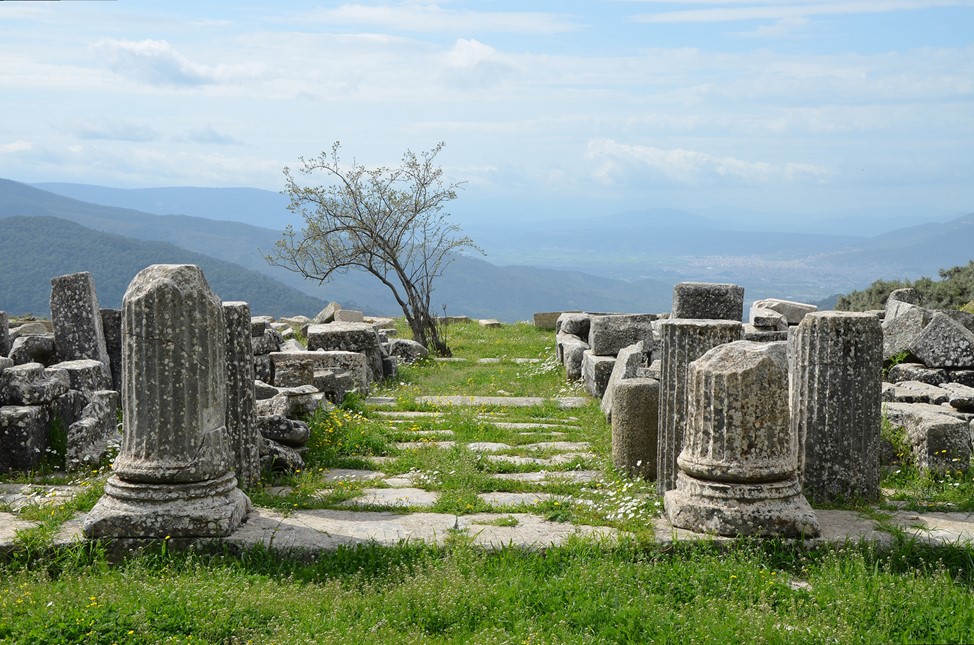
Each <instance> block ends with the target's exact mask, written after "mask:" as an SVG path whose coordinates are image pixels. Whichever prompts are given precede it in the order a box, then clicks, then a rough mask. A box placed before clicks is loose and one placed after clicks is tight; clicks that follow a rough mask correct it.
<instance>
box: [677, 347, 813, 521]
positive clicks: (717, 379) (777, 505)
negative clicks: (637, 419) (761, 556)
mask: <svg viewBox="0 0 974 645" xmlns="http://www.w3.org/2000/svg"><path fill="white" fill-rule="evenodd" d="M689 381H690V384H689V397H688V408H689V410H688V424H687V429H686V434H685V437H684V448H683V451H682V452H681V453H680V457H679V460H678V464H679V468H680V472H679V475H678V477H677V482H676V489H675V490H671V491H669V492H667V493H666V496H665V500H664V501H665V508H666V512H667V515H668V516H669V518H670V522H671V523H672V524H673V525H674V526H677V527H680V528H685V529H689V530H691V531H698V532H706V533H717V534H719V535H731V536H733V535H762V536H782V537H800V536H806V537H814V536H817V535H818V534H819V527H818V521H817V520H816V518H815V514H814V513H813V512H812V509H811V507H810V506H809V505H808V502H807V501H806V500H805V498H804V497H802V495H801V486H800V484H799V482H798V446H797V441H796V440H795V437H794V436H793V435H792V434H791V428H790V424H789V417H788V358H787V349H786V344H785V343H784V342H777V343H758V342H752V341H737V342H734V343H730V344H727V345H722V346H720V347H715V348H714V349H711V350H710V351H708V352H707V353H706V354H704V355H703V356H702V357H700V358H699V359H697V360H696V361H694V362H693V363H692V364H691V365H690V370H689Z"/></svg>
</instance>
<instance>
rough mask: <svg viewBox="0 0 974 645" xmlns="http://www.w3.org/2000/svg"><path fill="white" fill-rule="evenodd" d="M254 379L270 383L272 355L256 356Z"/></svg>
mask: <svg viewBox="0 0 974 645" xmlns="http://www.w3.org/2000/svg"><path fill="white" fill-rule="evenodd" d="M251 340H252V339H251ZM254 378H256V379H258V380H261V381H264V382H265V383H269V382H270V381H271V380H272V377H271V356H270V354H264V355H262V356H254Z"/></svg>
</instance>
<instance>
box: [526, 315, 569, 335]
mask: <svg viewBox="0 0 974 645" xmlns="http://www.w3.org/2000/svg"><path fill="white" fill-rule="evenodd" d="M562 313H564V312H561V311H536V312H534V315H533V316H532V317H531V321H532V323H533V324H534V328H535V329H544V330H545V331H556V330H555V325H556V324H557V322H558V316H560V315H561V314H562Z"/></svg>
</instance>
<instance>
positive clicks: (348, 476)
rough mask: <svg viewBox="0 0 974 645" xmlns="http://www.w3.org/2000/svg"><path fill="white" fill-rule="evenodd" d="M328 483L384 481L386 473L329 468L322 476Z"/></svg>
mask: <svg viewBox="0 0 974 645" xmlns="http://www.w3.org/2000/svg"><path fill="white" fill-rule="evenodd" d="M321 477H322V479H324V480H325V481H326V482H364V481H371V480H373V479H382V478H383V477H385V473H381V472H379V471H378V470H359V469H352V468H329V469H328V470H326V471H324V472H323V473H322V475H321Z"/></svg>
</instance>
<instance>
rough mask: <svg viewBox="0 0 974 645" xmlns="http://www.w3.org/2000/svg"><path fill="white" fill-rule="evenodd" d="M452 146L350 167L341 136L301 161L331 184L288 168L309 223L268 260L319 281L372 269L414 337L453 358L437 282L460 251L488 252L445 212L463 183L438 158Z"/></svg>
mask: <svg viewBox="0 0 974 645" xmlns="http://www.w3.org/2000/svg"><path fill="white" fill-rule="evenodd" d="M444 145H445V144H444V143H442V142H440V143H438V144H437V145H436V147H434V148H433V149H432V150H430V151H428V152H421V153H420V154H419V155H416V154H414V153H413V152H411V151H409V150H407V151H406V153H405V154H404V155H403V158H402V164H401V165H400V166H398V167H396V168H386V167H379V168H366V167H365V166H363V165H362V164H359V163H357V162H356V161H355V160H354V159H353V160H352V164H351V165H350V166H342V165H341V163H340V159H339V154H338V153H339V148H340V144H339V142H337V141H336V142H335V143H334V145H332V147H331V153H330V154H328V153H324V152H323V153H321V155H320V156H319V157H317V158H315V159H305V158H304V157H302V158H301V159H300V161H301V167H300V168H298V173H300V174H301V175H323V176H324V178H325V179H326V180H327V183H326V185H324V186H321V185H319V186H303V185H300V184H299V183H298V182H297V181H296V180H295V176H294V174H292V172H291V169H290V168H284V177H285V178H286V180H287V187H286V188H285V190H284V194H286V195H288V196H289V197H290V198H291V203H290V204H289V205H288V209H289V210H291V211H292V212H294V213H298V214H299V215H301V216H302V217H303V218H304V221H305V227H304V228H303V229H302V230H301V232H300V233H297V232H295V230H294V229H293V227H291V226H288V227H287V229H285V231H284V237H283V239H281V240H278V242H277V243H276V245H275V247H276V248H275V251H274V253H272V254H270V255H268V256H267V261H268V262H270V263H271V264H273V265H276V266H281V267H284V268H286V269H289V270H291V271H295V272H297V273H300V274H301V275H303V276H304V277H306V278H311V279H314V280H318V281H319V282H325V281H326V280H328V279H329V278H331V277H332V276H333V275H335V274H342V273H347V272H348V271H349V270H350V269H353V268H357V269H364V270H365V271H368V272H369V273H371V274H372V275H373V276H375V277H376V278H378V279H379V281H381V282H382V284H384V285H386V286H387V287H388V288H389V290H390V291H392V295H393V296H394V297H395V299H396V302H398V303H399V306H400V307H402V312H403V314H404V315H405V316H406V321H407V323H408V324H409V328H410V329H411V330H412V332H413V337H414V338H415V339H416V340H417V341H419V342H420V343H422V344H423V345H425V346H426V347H427V348H428V349H430V350H431V351H433V352H436V353H438V354H440V355H443V356H449V355H450V349H449V348H448V347H447V346H446V343H445V342H444V340H443V339H441V338H440V333H439V328H438V327H437V324H436V320H435V318H434V317H433V315H432V313H431V310H430V297H431V294H432V290H433V281H434V280H435V279H436V278H438V277H439V276H440V275H442V274H443V270H444V269H445V268H446V267H447V265H449V264H450V262H451V261H452V260H453V257H454V254H455V252H457V251H459V250H460V249H463V248H470V249H476V250H478V251H479V250H480V249H479V248H478V247H477V246H476V245H475V244H474V243H473V241H472V240H471V239H470V238H468V237H465V236H462V235H460V228H459V227H458V226H457V225H455V224H452V223H450V222H449V214H448V213H447V212H445V211H444V210H443V209H444V206H445V205H446V203H447V202H449V201H451V200H453V199H456V196H457V192H456V191H457V189H458V188H460V186H461V184H459V183H445V182H444V180H443V169H442V168H440V167H439V166H437V165H435V163H434V162H435V160H436V155H437V154H439V152H440V150H442V149H443V146H444Z"/></svg>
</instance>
